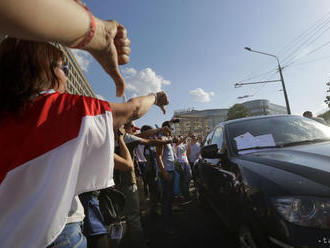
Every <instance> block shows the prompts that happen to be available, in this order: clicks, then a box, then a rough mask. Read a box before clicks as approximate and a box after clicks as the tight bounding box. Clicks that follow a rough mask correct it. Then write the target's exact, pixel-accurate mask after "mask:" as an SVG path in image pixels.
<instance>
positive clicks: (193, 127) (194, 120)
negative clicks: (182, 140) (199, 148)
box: [173, 109, 228, 136]
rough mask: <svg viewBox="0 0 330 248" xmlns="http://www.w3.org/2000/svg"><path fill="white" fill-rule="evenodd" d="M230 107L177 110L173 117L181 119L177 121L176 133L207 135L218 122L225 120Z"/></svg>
mask: <svg viewBox="0 0 330 248" xmlns="http://www.w3.org/2000/svg"><path fill="white" fill-rule="evenodd" d="M227 112H228V109H207V110H194V109H186V110H177V111H175V112H174V116H173V118H175V119H180V122H179V123H175V134H176V135H183V136H185V135H188V134H189V133H193V134H195V135H198V136H205V135H207V133H208V132H209V131H210V130H211V129H213V128H214V127H215V126H216V125H217V124H218V123H220V122H222V121H224V120H225V119H226V116H227Z"/></svg>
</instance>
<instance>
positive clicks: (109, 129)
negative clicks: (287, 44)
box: [0, 92, 114, 248]
mask: <svg viewBox="0 0 330 248" xmlns="http://www.w3.org/2000/svg"><path fill="white" fill-rule="evenodd" d="M0 154H1V159H0V202H1V203H0V227H1V228H0V242H1V247H3V248H7V247H8V248H9V247H10V248H14V247H31V248H32V247H33V248H35V247H46V246H47V245H49V244H50V243H52V242H53V241H54V240H55V239H56V237H57V236H58V235H59V234H60V233H61V231H62V230H63V228H64V225H65V223H66V219H67V216H68V212H69V210H70V206H71V203H72V200H73V198H74V196H75V195H78V194H80V193H82V192H87V191H92V190H96V189H100V188H106V187H110V186H112V185H114V183H113V166H114V162H113V157H114V135H113V121H112V113H111V107H110V105H109V103H108V102H105V101H101V100H98V99H95V98H91V97H84V96H78V95H71V94H60V93H55V92H52V93H46V94H44V95H41V96H39V97H38V98H36V99H35V100H34V102H33V104H32V105H31V106H27V108H26V110H25V111H24V114H23V115H22V116H19V117H18V116H10V117H6V118H5V119H1V120H0Z"/></svg>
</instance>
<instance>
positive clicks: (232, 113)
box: [226, 104, 250, 121]
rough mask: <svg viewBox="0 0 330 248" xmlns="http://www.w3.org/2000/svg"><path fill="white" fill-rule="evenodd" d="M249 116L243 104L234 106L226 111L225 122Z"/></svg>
mask: <svg viewBox="0 0 330 248" xmlns="http://www.w3.org/2000/svg"><path fill="white" fill-rule="evenodd" d="M247 116H250V113H249V110H248V109H247V108H246V107H244V105H243V104H235V105H233V106H232V107H230V108H229V109H228V113H227V119H226V120H227V121H228V120H234V119H238V118H243V117H247Z"/></svg>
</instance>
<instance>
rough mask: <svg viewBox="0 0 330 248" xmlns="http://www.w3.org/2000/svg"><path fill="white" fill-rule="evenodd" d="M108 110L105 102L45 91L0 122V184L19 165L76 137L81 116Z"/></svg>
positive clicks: (108, 105)
mask: <svg viewBox="0 0 330 248" xmlns="http://www.w3.org/2000/svg"><path fill="white" fill-rule="evenodd" d="M106 111H108V112H111V107H110V104H109V103H108V102H105V101H102V100H98V99H95V98H92V97H85V96H78V95H71V94H60V93H53V94H45V95H42V96H40V97H38V98H37V99H35V100H34V102H33V103H32V105H30V106H27V107H26V110H25V111H24V113H23V115H20V116H9V117H7V118H5V119H2V120H1V121H0V137H1V138H0V154H1V159H0V183H1V182H2V181H3V179H4V178H5V176H6V174H7V173H8V172H9V171H11V170H12V169H15V168H16V167H18V166H19V165H21V164H24V163H26V162H28V161H30V160H32V159H34V158H37V157H39V156H40V155H42V154H44V153H46V152H48V151H50V150H52V149H54V148H56V147H58V146H60V145H62V144H64V143H65V142H67V141H69V140H72V139H74V138H76V137H77V136H78V134H79V130H80V126H81V122H82V118H83V117H84V116H96V115H101V114H104V113H105V112H106Z"/></svg>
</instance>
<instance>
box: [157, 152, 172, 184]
mask: <svg viewBox="0 0 330 248" xmlns="http://www.w3.org/2000/svg"><path fill="white" fill-rule="evenodd" d="M163 153H164V146H158V147H156V159H157V165H158V168H159V170H160V172H161V173H162V176H163V178H164V179H165V180H168V179H169V178H170V175H169V174H168V172H167V171H166V169H165V166H164V163H163Z"/></svg>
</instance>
